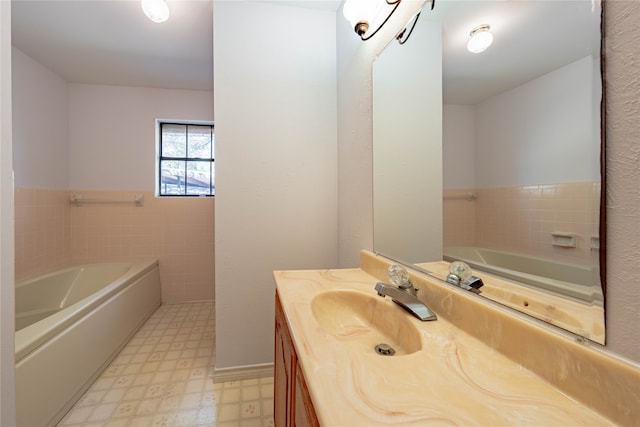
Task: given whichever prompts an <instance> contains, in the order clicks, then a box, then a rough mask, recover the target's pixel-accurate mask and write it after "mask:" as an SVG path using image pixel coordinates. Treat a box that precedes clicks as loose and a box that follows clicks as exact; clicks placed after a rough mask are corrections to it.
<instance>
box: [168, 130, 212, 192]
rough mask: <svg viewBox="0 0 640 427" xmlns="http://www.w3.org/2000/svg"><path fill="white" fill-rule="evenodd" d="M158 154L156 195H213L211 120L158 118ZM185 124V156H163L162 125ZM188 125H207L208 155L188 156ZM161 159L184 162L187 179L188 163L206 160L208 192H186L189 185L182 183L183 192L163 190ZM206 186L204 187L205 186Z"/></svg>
mask: <svg viewBox="0 0 640 427" xmlns="http://www.w3.org/2000/svg"><path fill="white" fill-rule="evenodd" d="M157 123H158V156H157V164H156V166H157V168H156V169H157V184H158V190H157V191H156V193H157V194H156V196H157V197H215V193H216V192H215V156H214V153H215V147H214V144H215V138H214V135H215V124H214V123H213V122H197V121H171V120H158V121H157ZM165 125H169V126H185V138H186V140H185V143H186V153H185V156H184V157H183V156H165V155H164V153H163V126H165ZM189 126H197V127H209V128H210V142H211V151H210V156H209V157H190V156H189ZM163 161H180V162H184V166H185V170H184V176H185V179H188V176H187V171H188V165H189V164H193V163H202V162H206V163H209V164H210V167H209V170H210V174H209V192H208V194H186V191H187V189H188V188H189V185H188V184H186V185H184V188H185V194H170V193H167V192H166V191H163V184H164V183H163V179H162V162H163ZM205 188H206V187H205Z"/></svg>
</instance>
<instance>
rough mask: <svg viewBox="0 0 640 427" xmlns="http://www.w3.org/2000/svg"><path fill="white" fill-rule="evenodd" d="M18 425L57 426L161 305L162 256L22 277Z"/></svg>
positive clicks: (18, 325)
mask: <svg viewBox="0 0 640 427" xmlns="http://www.w3.org/2000/svg"><path fill="white" fill-rule="evenodd" d="M15 292H16V303H15V307H16V334H15V352H16V353H15V357H16V371H15V377H16V413H17V420H18V425H19V426H25V427H27V426H28V427H31V426H55V425H56V423H57V422H58V421H59V420H60V419H61V418H62V417H63V416H64V414H65V413H66V412H67V411H68V410H69V409H70V408H71V406H73V404H74V403H75V402H76V401H77V400H78V399H79V398H80V396H81V395H82V393H84V392H85V391H86V389H87V388H88V387H89V386H90V385H91V383H92V382H93V381H94V380H95V379H96V378H97V377H98V375H99V374H100V373H101V372H102V371H103V370H104V368H106V366H107V365H108V364H109V363H110V362H111V361H112V360H113V358H114V357H115V356H116V355H117V354H118V352H119V351H120V350H121V349H122V347H123V346H124V345H125V344H126V343H127V341H128V340H129V339H130V338H131V337H132V336H133V334H134V333H135V332H136V331H137V330H138V328H139V327H140V326H141V325H142V323H143V322H144V321H145V320H146V319H147V318H148V317H149V316H150V315H151V313H153V311H154V310H155V309H156V308H157V307H158V306H159V305H160V276H159V271H158V261H157V260H151V261H135V262H114V263H99V264H86V265H80V266H75V267H70V268H66V269H63V270H59V271H56V272H53V273H49V274H46V275H43V276H40V277H37V278H34V279H29V280H25V281H22V282H20V283H17V284H16V289H15Z"/></svg>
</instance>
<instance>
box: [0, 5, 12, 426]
mask: <svg viewBox="0 0 640 427" xmlns="http://www.w3.org/2000/svg"><path fill="white" fill-rule="evenodd" d="M11 128H12V125H11V2H8V1H0V236H1V239H2V240H1V241H0V425H3V426H14V425H15V424H16V411H15V387H14V383H15V374H14V362H15V354H14V348H15V347H14V334H15V329H14V326H15V311H14V298H15V292H14V239H13V177H12V164H13V160H12V157H13V156H12V141H11V138H12V136H11Z"/></svg>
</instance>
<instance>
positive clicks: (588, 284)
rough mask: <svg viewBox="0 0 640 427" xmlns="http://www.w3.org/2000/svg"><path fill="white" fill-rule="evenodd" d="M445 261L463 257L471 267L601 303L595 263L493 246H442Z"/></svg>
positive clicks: (582, 300) (560, 293)
mask: <svg viewBox="0 0 640 427" xmlns="http://www.w3.org/2000/svg"><path fill="white" fill-rule="evenodd" d="M443 258H444V260H445V261H449V262H451V261H464V262H466V263H467V264H469V266H470V267H471V268H472V269H477V270H481V271H484V272H487V273H492V274H495V275H498V276H501V277H506V278H508V279H511V280H515V281H517V282H519V283H521V284H523V285H525V286H528V287H531V288H534V289H539V290H544V291H548V292H551V293H553V294H556V295H561V296H565V297H569V298H572V299H574V300H578V301H580V302H583V303H585V302H586V303H588V304H593V305H600V306H602V305H603V296H602V288H601V286H600V273H599V269H598V266H588V265H580V264H571V263H562V262H557V261H553V260H548V259H544V258H539V257H533V256H529V255H523V254H517V253H511V252H505V251H498V250H493V249H486V248H479V247H471V246H455V247H446V248H444V254H443Z"/></svg>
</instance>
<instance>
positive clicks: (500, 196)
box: [443, 182, 600, 264]
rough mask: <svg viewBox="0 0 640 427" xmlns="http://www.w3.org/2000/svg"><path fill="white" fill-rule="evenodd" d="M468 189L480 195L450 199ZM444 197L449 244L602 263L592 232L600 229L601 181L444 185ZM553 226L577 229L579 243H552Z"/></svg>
mask: <svg viewBox="0 0 640 427" xmlns="http://www.w3.org/2000/svg"><path fill="white" fill-rule="evenodd" d="M466 192H475V193H476V194H477V196H478V197H477V199H476V200H475V201H474V202H468V201H464V200H447V199H448V198H449V196H451V195H458V194H461V193H466ZM444 196H445V200H444V203H443V205H444V208H443V209H444V219H443V221H444V243H445V246H455V245H468V244H475V245H476V246H482V247H489V248H503V249H508V250H512V251H515V252H521V253H526V254H531V255H537V256H543V257H547V258H554V259H562V260H565V261H568V262H577V263H582V264H589V263H592V262H597V257H598V251H597V250H592V249H591V236H597V234H598V223H599V201H600V183H598V182H576V183H561V184H546V185H529V186H520V187H498V188H476V189H456V190H445V191H444ZM472 205H473V206H472ZM472 214H473V215H472ZM473 217H474V218H473ZM470 229H471V231H467V230H470ZM554 231H555V232H570V233H575V234H576V235H577V247H576V248H560V247H555V246H553V245H552V244H551V241H552V240H551V239H552V236H551V233H552V232H554ZM470 236H474V238H473V239H472V238H471V237H470Z"/></svg>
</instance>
